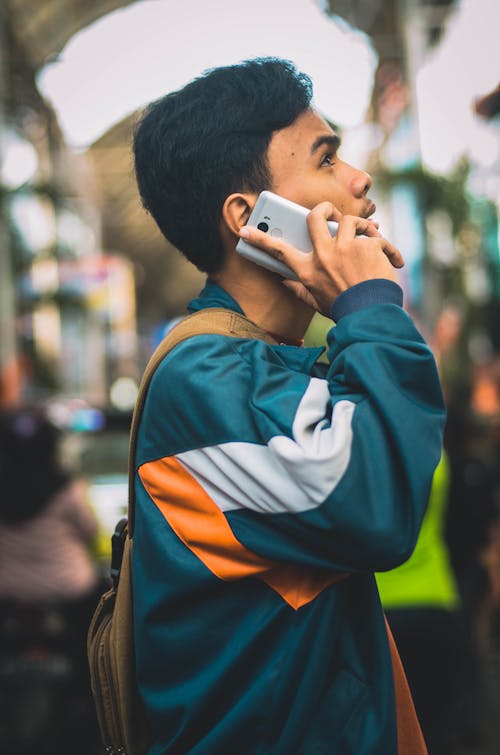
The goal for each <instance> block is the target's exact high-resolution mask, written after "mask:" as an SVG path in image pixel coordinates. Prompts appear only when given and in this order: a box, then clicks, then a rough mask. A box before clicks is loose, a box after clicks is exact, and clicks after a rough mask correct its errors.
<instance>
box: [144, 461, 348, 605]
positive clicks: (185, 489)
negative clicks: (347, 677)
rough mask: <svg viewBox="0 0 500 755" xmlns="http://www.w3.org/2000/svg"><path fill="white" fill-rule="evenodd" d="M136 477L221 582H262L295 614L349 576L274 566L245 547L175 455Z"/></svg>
mask: <svg viewBox="0 0 500 755" xmlns="http://www.w3.org/2000/svg"><path fill="white" fill-rule="evenodd" d="M139 476H140V478H141V480H142V483H143V485H144V487H145V489H146V491H147V492H148V494H149V496H150V497H151V498H152V500H153V501H154V503H155V504H156V505H157V506H158V508H159V510H160V511H161V513H162V514H163V516H164V517H165V519H166V520H167V521H168V523H169V525H170V526H171V527H172V529H173V530H174V532H175V533H176V535H177V536H178V537H179V538H180V540H182V542H183V543H184V544H185V545H186V546H187V547H188V548H189V549H190V550H191V551H192V552H193V553H194V554H195V555H196V556H197V557H198V558H199V559H200V561H202V562H203V563H204V564H205V566H206V567H207V568H208V569H210V571H211V572H212V573H213V574H215V575H216V576H217V577H219V578H220V579H224V580H235V579H243V578H246V577H255V578H257V579H261V580H262V581H263V582H265V583H266V584H267V585H268V586H269V587H271V588H272V589H273V590H275V591H276V592H277V593H278V594H279V595H280V596H281V597H282V598H283V600H285V601H286V602H287V603H288V604H289V605H290V606H291V607H292V608H294V609H298V608H301V606H303V605H306V604H307V603H309V602H311V601H312V600H314V598H316V597H317V596H318V595H319V594H320V593H321V592H322V591H323V590H324V589H325V588H326V587H328V586H329V585H331V584H333V583H334V582H338V581H339V580H341V579H344V578H345V577H346V576H348V575H346V574H338V573H335V574H332V573H326V572H325V571H322V570H319V569H314V568H307V567H300V566H295V565H293V564H285V563H277V562H275V561H271V560H269V559H266V558H262V557H261V556H258V555H257V554H256V553H254V552H253V551H251V550H249V549H248V548H246V547H245V546H244V545H242V544H241V543H240V542H239V540H237V539H236V537H235V536H234V534H233V531H232V530H231V527H230V526H229V523H228V521H227V519H226V517H225V515H224V513H223V512H222V511H221V510H220V509H219V507H218V506H217V504H216V503H215V502H214V501H213V500H212V498H211V497H210V496H209V495H208V494H207V493H206V491H205V490H204V489H203V487H202V486H201V485H200V483H199V482H198V481H197V480H196V479H195V478H194V477H193V476H192V475H191V474H190V473H189V472H188V471H187V469H186V468H185V467H183V466H182V464H181V463H180V462H179V461H178V460H177V459H176V458H175V457H174V456H166V457H164V458H163V459H156V460H155V461H150V462H146V463H145V464H143V465H142V466H141V467H140V468H139Z"/></svg>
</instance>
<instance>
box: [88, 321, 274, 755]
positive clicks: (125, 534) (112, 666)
mask: <svg viewBox="0 0 500 755" xmlns="http://www.w3.org/2000/svg"><path fill="white" fill-rule="evenodd" d="M209 333H214V334H215V333H216V334H220V335H226V336H232V337H235V338H259V339H260V340H263V341H266V342H267V343H270V344H276V343H277V341H276V340H275V339H274V338H272V337H271V336H270V335H269V334H268V333H266V332H265V331H263V330H261V329H260V328H259V327H258V326H257V325H255V324H254V323H253V322H251V321H250V320H248V319H247V318H246V317H244V316H243V315H240V314H238V313H236V312H232V311H230V310H226V309H221V308H213V309H205V310H202V311H200V312H196V313H195V314H193V315H189V316H188V317H186V318H185V319H184V320H182V321H181V322H180V323H179V324H178V325H176V326H175V327H174V328H173V329H172V330H171V331H170V332H169V333H168V334H167V336H166V337H165V338H164V339H163V341H162V342H161V344H160V345H159V346H158V348H157V349H156V351H155V352H154V354H153V356H152V357H151V359H150V361H149V363H148V365H147V367H146V370H145V372H144V375H143V378H142V381H141V385H140V388H139V393H138V396H137V401H136V405H135V409H134V413H133V417H132V426H131V431H130V447H129V461H128V481H129V498H128V517H127V518H126V519H122V520H121V521H120V522H118V524H117V527H116V530H115V533H114V534H113V537H112V539H111V543H112V555H111V579H112V586H111V587H110V589H109V590H108V591H107V592H105V593H104V595H102V597H101V599H100V601H99V603H98V605H97V608H96V609H95V612H94V615H93V618H92V622H91V624H90V628H89V632H88V637H87V654H88V660H89V667H90V678H91V687H92V694H93V697H94V702H95V706H96V713H97V720H98V724H99V729H100V732H101V738H102V741H103V744H104V747H105V751H106V752H107V753H109V755H118V754H120V755H146V753H147V751H148V749H149V747H150V746H151V744H152V740H153V737H152V733H151V730H150V727H149V723H148V720H147V717H146V712H145V710H144V706H143V703H142V700H141V697H140V694H139V690H138V688H137V682H136V677H135V656H134V636H133V610H132V605H133V594H132V547H133V536H134V515H135V449H136V444H137V432H138V427H139V423H140V419H141V415H142V410H143V407H144V403H145V400H146V394H147V390H148V387H149V384H150V382H151V378H152V377H153V374H154V372H155V370H156V368H157V367H158V365H159V364H160V362H161V361H162V360H163V359H164V357H165V356H166V355H167V354H168V353H169V351H171V349H173V348H174V347H175V346H177V344H179V343H181V341H184V340H186V339H187V338H190V337H192V336H195V335H202V334H209Z"/></svg>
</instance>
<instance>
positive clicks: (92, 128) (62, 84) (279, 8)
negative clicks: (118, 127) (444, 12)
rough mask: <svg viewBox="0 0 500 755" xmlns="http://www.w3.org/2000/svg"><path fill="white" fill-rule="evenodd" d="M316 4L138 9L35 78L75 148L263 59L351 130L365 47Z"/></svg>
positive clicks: (234, 2) (87, 36) (78, 39)
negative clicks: (290, 65)
mask: <svg viewBox="0 0 500 755" xmlns="http://www.w3.org/2000/svg"><path fill="white" fill-rule="evenodd" d="M321 6H322V3H321V2H320V1H319V0H293V2H291V0H253V2H252V3H248V2H245V3H243V2H241V0H239V1H238V0H211V2H207V1H206V0H189V1H188V0H143V2H138V3H134V4H133V5H131V6H128V7H126V8H123V9H120V10H118V11H115V12H113V13H111V14H108V15H107V16H105V17H103V18H101V19H99V20H98V21H97V22H95V23H94V24H92V25H91V26H89V27H87V28H86V29H84V30H82V31H81V32H79V33H78V34H77V35H75V36H74V37H73V38H72V39H71V40H70V42H69V43H68V44H67V45H66V47H65V48H64V49H63V51H62V52H61V55H60V56H59V59H58V61H57V62H55V63H51V64H50V65H47V66H46V67H45V68H44V69H42V71H41V72H40V74H39V76H38V85H39V88H40V89H41V91H42V93H43V94H44V95H45V96H46V97H47V98H48V99H49V100H50V101H51V102H52V104H53V106H54V108H55V110H56V112H57V114H58V119H59V122H60V124H61V127H62V129H63V132H64V134H65V137H66V139H67V141H68V143H69V144H70V145H71V146H73V147H76V148H84V147H86V146H88V145H90V144H91V143H92V142H94V141H95V140H96V139H98V138H99V137H100V136H101V135H102V134H103V133H104V132H105V131H107V130H108V128H110V126H112V125H113V123H116V122H117V121H119V120H121V119H123V118H124V117H125V116H127V115H128V114H130V113H131V112H133V111H134V110H136V109H137V108H139V107H141V106H143V105H145V104H146V103H148V102H149V101H151V100H153V99H156V98H157V97H159V96H161V95H162V94H165V93H166V92H168V91H172V90H174V89H177V88H179V87H180V86H182V85H184V84H185V83H187V82H188V81H189V80H190V79H192V78H193V77H194V76H196V75H198V74H200V73H201V72H202V71H203V70H205V69H207V68H211V67H213V66H218V65H227V64H230V63H236V62H238V61H241V60H244V59H246V58H251V57H255V56H261V55H273V56H278V57H284V58H288V59H291V60H293V61H294V62H295V63H296V64H297V66H298V67H299V69H301V70H303V71H305V72H306V73H308V74H310V75H311V77H312V79H313V83H314V94H315V105H316V107H317V108H318V109H319V110H320V111H321V112H322V113H323V114H324V115H326V116H327V117H329V118H331V119H332V120H334V121H335V122H336V123H339V124H340V125H342V126H353V125H356V124H357V123H359V122H361V121H362V120H363V118H364V115H365V112H366V109H367V107H368V104H369V101H370V95H371V88H372V84H373V75H374V72H375V68H376V64H377V56H376V54H375V52H374V50H373V47H372V44H371V42H370V40H369V39H368V37H367V36H366V35H364V34H362V33H361V32H357V31H354V30H353V29H351V28H350V27H348V26H347V24H345V23H343V22H341V21H340V20H339V21H334V20H332V19H331V18H328V17H327V16H326V15H325V14H324V12H323V11H322V10H321Z"/></svg>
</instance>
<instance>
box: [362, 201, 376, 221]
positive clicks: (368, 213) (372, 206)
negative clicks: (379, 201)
mask: <svg viewBox="0 0 500 755" xmlns="http://www.w3.org/2000/svg"><path fill="white" fill-rule="evenodd" d="M376 209H377V206H376V204H375V202H370V204H369V205H368V207H367V208H366V210H365V214H364V217H365V218H369V217H370V216H371V215H373V213H374V212H375V210H376Z"/></svg>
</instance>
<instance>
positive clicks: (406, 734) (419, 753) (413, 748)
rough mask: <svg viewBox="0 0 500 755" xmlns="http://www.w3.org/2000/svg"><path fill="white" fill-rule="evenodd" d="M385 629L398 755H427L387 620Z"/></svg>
mask: <svg viewBox="0 0 500 755" xmlns="http://www.w3.org/2000/svg"><path fill="white" fill-rule="evenodd" d="M385 628H386V630H387V639H388V640H389V649H390V651H391V662H392V675H393V679H394V694H395V698H396V721H397V727H398V755H427V747H426V744H425V741H424V736H423V734H422V729H421V728H420V724H419V722H418V718H417V712H416V710H415V706H414V705H413V699H412V696H411V692H410V688H409V686H408V681H407V679H406V674H405V672H404V668H403V664H402V663H401V658H400V657H399V653H398V649H397V647H396V643H395V642H394V637H393V636H392V632H391V629H390V627H389V624H388V622H387V619H386V620H385Z"/></svg>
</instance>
